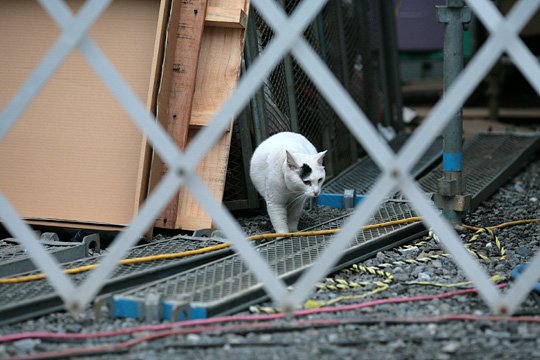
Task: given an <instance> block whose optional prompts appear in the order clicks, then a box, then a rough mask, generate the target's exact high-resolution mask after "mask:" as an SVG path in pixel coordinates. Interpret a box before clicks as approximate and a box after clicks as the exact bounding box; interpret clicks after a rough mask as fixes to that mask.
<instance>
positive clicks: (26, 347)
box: [13, 339, 41, 353]
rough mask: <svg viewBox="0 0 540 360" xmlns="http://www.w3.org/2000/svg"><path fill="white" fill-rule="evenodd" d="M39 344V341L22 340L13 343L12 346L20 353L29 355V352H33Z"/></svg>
mask: <svg viewBox="0 0 540 360" xmlns="http://www.w3.org/2000/svg"><path fill="white" fill-rule="evenodd" d="M39 343H41V340H39V339H23V340H18V341H15V342H14V343H13V346H15V348H16V349H17V350H18V351H20V352H23V353H29V352H30V351H32V350H34V348H35V347H36V345H38V344H39Z"/></svg>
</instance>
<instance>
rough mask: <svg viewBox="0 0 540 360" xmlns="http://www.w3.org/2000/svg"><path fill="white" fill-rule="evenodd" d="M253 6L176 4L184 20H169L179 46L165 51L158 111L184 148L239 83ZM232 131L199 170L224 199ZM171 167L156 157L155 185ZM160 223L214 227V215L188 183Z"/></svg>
mask: <svg viewBox="0 0 540 360" xmlns="http://www.w3.org/2000/svg"><path fill="white" fill-rule="evenodd" d="M248 6H249V5H248V1H247V0H200V1H197V2H193V1H180V0H176V1H175V2H174V4H173V9H172V17H171V18H173V19H175V18H178V19H179V21H178V26H172V25H171V26H169V30H168V37H167V38H168V39H169V41H176V46H175V47H174V48H175V51H174V53H172V52H171V53H170V54H166V57H165V64H164V75H163V80H162V85H161V91H162V94H161V95H162V96H160V99H161V101H160V103H159V104H158V111H157V117H158V120H159V121H160V122H161V124H162V125H163V126H164V127H165V128H166V129H167V131H168V132H169V134H170V135H171V136H172V137H173V138H174V140H175V142H176V144H177V145H178V146H179V148H180V149H184V148H185V147H186V145H187V144H189V141H190V139H192V138H193V137H194V136H195V134H196V133H197V131H199V130H200V128H201V127H204V126H206V125H207V124H208V123H209V121H210V120H211V119H212V117H213V116H214V115H215V114H216V112H217V111H218V110H219V109H220V107H221V106H222V104H223V103H224V101H225V100H226V99H227V97H228V96H229V95H230V93H231V92H232V90H233V88H234V87H235V85H236V82H237V80H238V77H239V74H240V67H241V61H242V50H243V46H244V32H245V25H246V20H247V17H246V13H247V11H248ZM163 92H166V93H163ZM164 95H166V96H164ZM232 120H233V119H231V121H232ZM231 135H232V134H231V131H230V130H229V131H228V132H227V133H225V134H224V135H223V136H222V137H221V138H220V140H219V141H218V142H217V144H216V145H215V146H214V147H213V148H212V150H210V152H209V153H208V154H207V156H206V157H205V158H204V159H203V161H202V162H201V163H200V164H199V167H198V173H199V175H200V176H201V177H202V179H203V180H204V181H205V182H206V184H207V185H208V187H209V188H210V189H211V191H212V192H213V194H214V195H215V196H216V199H218V200H220V201H221V199H222V197H223V191H224V187H225V177H226V171H227V161H228V157H229V148H230V141H231ZM166 171H167V169H166V167H165V166H164V165H163V163H162V162H161V161H160V160H159V159H157V158H155V159H154V162H153V165H152V173H151V182H150V186H151V187H154V186H155V185H156V184H157V182H158V181H159V180H160V179H161V177H162V176H163V174H164V173H166ZM155 226H156V227H160V228H169V229H184V230H196V229H201V228H209V227H211V226H212V219H211V218H210V217H209V216H208V215H207V214H206V213H205V212H204V210H203V209H202V208H201V206H200V204H198V203H197V201H196V200H195V199H194V198H193V197H192V196H191V194H190V193H189V192H188V191H187V190H185V189H182V190H181V191H180V192H179V194H178V195H177V196H176V197H175V198H174V199H173V200H172V201H171V202H170V203H169V205H168V206H167V208H166V209H165V210H164V211H163V213H162V214H161V216H160V217H159V218H158V219H157V220H156V223H155Z"/></svg>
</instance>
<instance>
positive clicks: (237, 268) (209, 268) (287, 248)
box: [113, 202, 423, 320]
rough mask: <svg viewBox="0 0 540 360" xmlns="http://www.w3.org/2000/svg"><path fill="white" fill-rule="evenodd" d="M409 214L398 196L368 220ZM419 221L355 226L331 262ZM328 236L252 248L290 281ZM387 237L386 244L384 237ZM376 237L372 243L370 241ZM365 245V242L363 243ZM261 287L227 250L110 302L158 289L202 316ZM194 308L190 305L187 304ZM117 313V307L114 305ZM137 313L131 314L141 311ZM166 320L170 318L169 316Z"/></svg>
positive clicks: (402, 235)
mask: <svg viewBox="0 0 540 360" xmlns="http://www.w3.org/2000/svg"><path fill="white" fill-rule="evenodd" d="M411 216H414V213H413V211H412V210H411V209H410V207H409V205H408V204H407V203H404V202H388V203H386V204H384V205H383V206H382V207H381V208H380V209H379V211H378V212H377V214H376V216H374V217H373V219H372V220H371V221H370V223H380V222H383V221H390V220H395V219H401V218H407V217H411ZM343 221H344V218H340V219H336V220H333V221H330V222H327V223H325V224H322V225H321V226H318V227H317V228H318V229H320V230H322V229H335V228H338V227H341V225H342V222H343ZM422 229H423V228H422V225H421V224H419V223H416V224H409V225H394V226H388V227H381V228H378V229H372V230H366V231H361V232H360V233H359V234H358V235H357V237H356V239H355V240H354V241H353V242H352V243H351V244H350V246H349V249H348V250H347V252H346V254H344V256H343V258H342V259H341V260H340V262H339V265H337V267H336V268H339V267H343V266H346V265H348V262H350V261H351V259H354V261H357V260H358V254H357V253H358V252H359V251H360V252H361V253H362V254H363V255H364V256H367V255H372V253H373V252H376V251H379V250H381V249H384V248H385V246H387V247H390V246H394V245H395V244H396V243H397V242H404V241H407V239H408V237H409V236H411V235H413V234H414V235H418V234H419V232H420V231H422ZM331 238H332V236H325V235H318V236H306V237H292V238H288V239H283V240H276V241H271V242H268V243H266V244H262V245H259V246H258V247H257V252H259V254H261V255H262V256H263V258H264V259H265V260H266V261H267V262H268V264H269V265H270V266H271V268H272V269H273V270H274V272H275V273H276V274H277V275H278V276H280V277H282V278H284V279H285V280H286V281H291V280H292V279H294V278H296V277H297V276H299V275H300V274H301V272H302V271H304V270H305V269H306V268H308V267H309V266H311V265H312V264H313V263H314V262H315V260H316V259H317V258H318V257H319V255H320V253H321V252H322V251H323V250H324V248H325V246H326V244H327V243H328V241H329V240H330V239H331ZM385 239H386V240H391V241H390V242H391V244H388V243H387V242H385V241H384V240H385ZM374 243H377V245H376V249H373V248H372V247H371V246H372V245H374ZM366 245H368V246H366ZM366 250H369V251H367V252H366ZM261 291H262V287H261V284H260V283H259V281H258V279H257V278H256V277H255V274H253V272H251V271H250V270H249V268H248V267H247V266H246V265H245V264H244V262H243V260H242V259H241V257H240V256H239V255H236V254H235V255H231V256H228V257H226V258H224V259H221V260H217V261H215V262H212V263H210V264H207V265H204V266H201V267H198V268H195V269H192V270H190V271H187V272H185V273H182V274H178V275H175V276H171V277H169V278H167V279H163V280H158V281H156V282H154V283H151V284H148V285H146V286H141V287H138V288H136V289H133V290H131V291H128V292H125V293H123V294H121V295H116V296H114V299H115V300H114V301H113V307H114V306H116V305H114V303H116V304H122V303H125V302H126V299H129V301H135V302H139V303H144V299H145V298H146V296H147V295H148V294H152V293H156V294H161V295H162V296H163V298H164V299H165V301H167V302H172V303H175V304H177V306H179V307H182V308H183V307H185V306H189V307H190V308H191V309H192V310H191V313H190V314H187V316H188V317H193V316H197V315H194V314H195V313H199V314H200V313H201V309H204V314H205V316H208V315H217V314H224V313H229V312H231V309H236V308H237V307H239V306H240V307H241V306H242V304H246V302H248V301H254V300H257V299H259V298H260V297H261V296H263V295H262V293H261ZM193 309H196V310H193ZM114 312H115V313H116V314H117V315H118V314H125V312H124V311H123V310H121V309H120V310H119V309H115V311H114ZM141 315H142V314H141V313H139V314H137V315H136V316H141ZM169 320H170V319H169Z"/></svg>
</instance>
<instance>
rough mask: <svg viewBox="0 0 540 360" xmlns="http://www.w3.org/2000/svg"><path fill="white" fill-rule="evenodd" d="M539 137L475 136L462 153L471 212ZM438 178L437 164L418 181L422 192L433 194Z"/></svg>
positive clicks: (521, 162) (532, 148)
mask: <svg viewBox="0 0 540 360" xmlns="http://www.w3.org/2000/svg"><path fill="white" fill-rule="evenodd" d="M539 140H540V136H538V134H536V135H534V136H533V135H517V134H479V135H477V136H475V137H474V138H473V139H471V141H470V142H469V143H467V144H466V146H465V148H464V151H463V175H464V178H465V181H466V185H467V191H468V192H469V193H470V194H471V209H474V208H476V207H477V206H478V204H480V203H481V202H482V201H483V200H485V199H486V198H487V197H488V196H489V195H491V194H492V193H493V192H494V191H495V189H497V188H498V187H499V186H500V185H502V184H503V183H504V182H505V181H506V180H507V179H508V177H509V176H511V174H513V173H515V172H516V171H517V170H519V168H520V167H522V166H523V165H524V163H525V161H526V160H527V158H528V156H529V155H530V154H532V153H533V152H534V151H535V150H536V149H537V148H538V146H539V145H540V142H539ZM441 177H442V167H441V166H440V165H439V166H438V167H436V168H435V169H434V170H433V171H432V172H430V173H429V174H428V175H426V176H425V177H423V178H422V179H420V181H419V183H420V186H421V187H422V189H423V190H424V191H425V192H428V193H436V192H437V182H438V180H439V179H440V178H441Z"/></svg>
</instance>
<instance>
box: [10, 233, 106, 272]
mask: <svg viewBox="0 0 540 360" xmlns="http://www.w3.org/2000/svg"><path fill="white" fill-rule="evenodd" d="M48 234H51V233H45V234H43V235H42V237H41V238H40V242H41V244H42V245H43V247H44V248H45V249H46V250H47V252H48V253H50V254H52V255H53V256H54V257H55V258H56V260H58V261H59V262H67V261H73V260H77V259H81V258H84V257H87V256H89V250H90V248H95V249H99V247H100V240H99V235H97V234H92V235H87V236H85V237H84V238H83V241H82V242H64V241H59V240H58V241H57V240H48V239H47V235H48ZM54 235H55V236H56V234H54ZM52 239H54V238H52ZM56 239H57V237H56ZM34 269H35V265H34V263H33V262H32V261H31V260H30V256H29V255H28V252H27V250H26V248H25V247H24V246H22V245H21V244H20V243H19V241H17V240H16V239H12V238H7V239H2V240H0V277H6V276H11V275H14V274H18V273H22V272H26V271H32V270H34Z"/></svg>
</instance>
